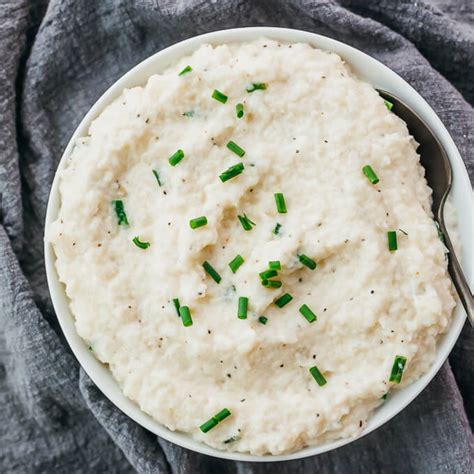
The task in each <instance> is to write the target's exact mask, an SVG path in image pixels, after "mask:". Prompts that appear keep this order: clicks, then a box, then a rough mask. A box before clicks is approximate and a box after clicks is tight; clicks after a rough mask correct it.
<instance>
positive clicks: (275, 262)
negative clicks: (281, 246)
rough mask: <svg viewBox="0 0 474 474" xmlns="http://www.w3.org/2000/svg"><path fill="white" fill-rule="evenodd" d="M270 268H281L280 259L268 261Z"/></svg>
mask: <svg viewBox="0 0 474 474" xmlns="http://www.w3.org/2000/svg"><path fill="white" fill-rule="evenodd" d="M268 268H269V269H270V270H281V263H280V260H273V261H271V262H268Z"/></svg>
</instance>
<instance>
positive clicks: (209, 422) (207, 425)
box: [199, 418, 219, 433]
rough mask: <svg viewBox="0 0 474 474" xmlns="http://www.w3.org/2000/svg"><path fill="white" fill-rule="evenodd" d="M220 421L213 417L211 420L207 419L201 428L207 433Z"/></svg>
mask: <svg viewBox="0 0 474 474" xmlns="http://www.w3.org/2000/svg"><path fill="white" fill-rule="evenodd" d="M218 423H219V421H218V420H216V419H215V418H211V419H210V420H207V421H206V422H205V423H203V424H202V425H201V426H200V427H199V429H200V430H201V431H202V432H203V433H207V432H208V431H209V430H212V428H214V427H216V426H217V424H218Z"/></svg>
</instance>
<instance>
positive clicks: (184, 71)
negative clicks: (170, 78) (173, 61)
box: [178, 65, 193, 76]
mask: <svg viewBox="0 0 474 474" xmlns="http://www.w3.org/2000/svg"><path fill="white" fill-rule="evenodd" d="M192 70H193V68H192V67H191V66H189V65H188V66H186V67H185V68H184V69H183V70H182V71H181V72H180V73H179V74H178V76H184V75H185V74H187V73H188V72H191V71H192Z"/></svg>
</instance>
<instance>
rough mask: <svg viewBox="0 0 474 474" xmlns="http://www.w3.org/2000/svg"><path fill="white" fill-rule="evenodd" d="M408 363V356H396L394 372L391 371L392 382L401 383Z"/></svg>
mask: <svg viewBox="0 0 474 474" xmlns="http://www.w3.org/2000/svg"><path fill="white" fill-rule="evenodd" d="M406 363H407V358H406V357H404V356H401V355H397V356H395V360H394V361H393V366H392V372H391V373H390V382H393V383H400V382H401V380H402V375H403V370H404V369H405V364H406Z"/></svg>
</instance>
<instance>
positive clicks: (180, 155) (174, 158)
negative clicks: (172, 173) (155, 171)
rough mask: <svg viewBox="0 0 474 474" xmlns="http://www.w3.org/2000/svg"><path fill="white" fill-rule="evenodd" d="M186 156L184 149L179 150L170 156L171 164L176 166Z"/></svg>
mask: <svg viewBox="0 0 474 474" xmlns="http://www.w3.org/2000/svg"><path fill="white" fill-rule="evenodd" d="M183 158H184V151H183V150H177V151H176V152H175V153H174V154H173V155H171V156H170V157H169V158H168V161H169V163H170V165H171V166H176V165H177V164H178V163H179V162H180V161H181V160H182V159H183Z"/></svg>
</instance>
